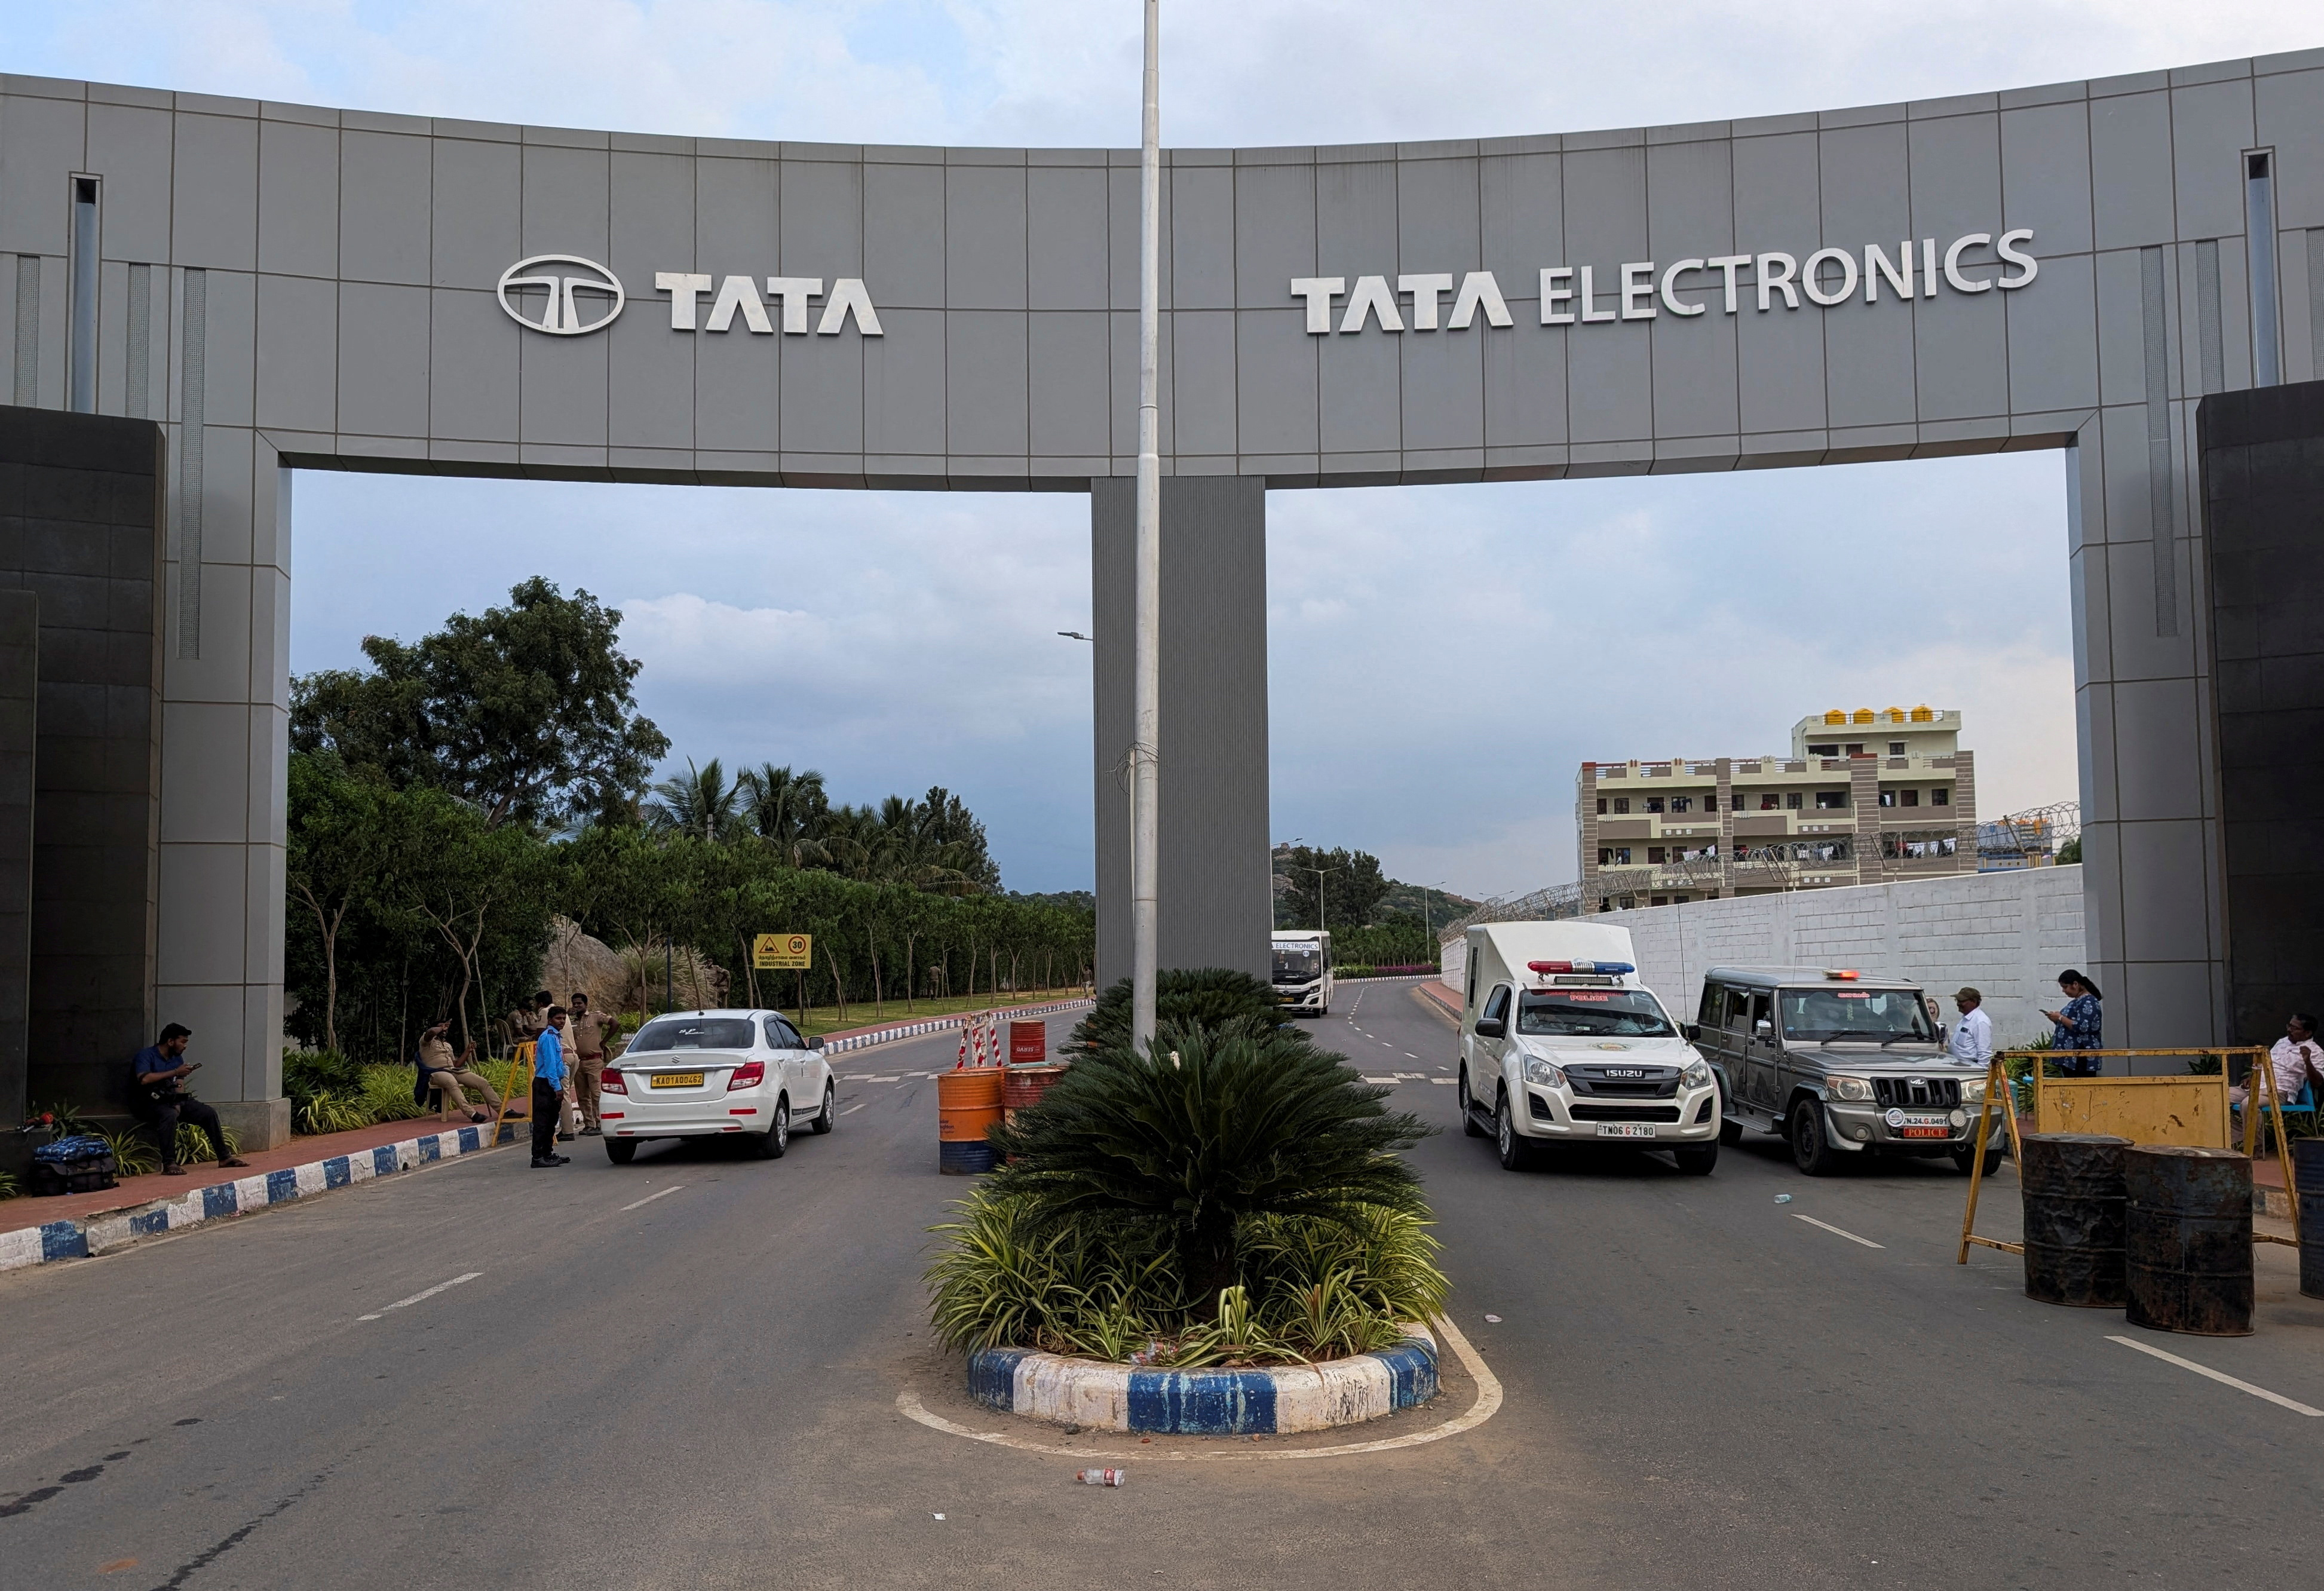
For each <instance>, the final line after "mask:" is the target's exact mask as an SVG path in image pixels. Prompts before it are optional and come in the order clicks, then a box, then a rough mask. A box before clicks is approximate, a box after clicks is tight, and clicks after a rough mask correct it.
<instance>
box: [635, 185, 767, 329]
mask: <svg viewBox="0 0 2324 1591" xmlns="http://www.w3.org/2000/svg"><path fill="white" fill-rule="evenodd" d="M779 171H780V168H779V167H778V166H777V165H776V164H775V162H773V161H737V160H697V161H696V162H694V193H695V203H694V228H693V234H694V255H693V257H692V258H691V259H681V258H678V257H675V256H671V257H670V258H669V263H668V264H664V265H662V266H661V267H660V269H662V270H665V271H699V272H705V273H708V274H709V275H711V276H713V277H723V276H753V277H758V276H771V275H774V274H776V266H775V264H774V262H775V261H776V260H777V259H778V258H779V253H780V251H779V243H778V239H779V221H778V219H777V205H776V196H777V192H778V189H779V183H780V181H781V178H780V175H779ZM673 241H674V240H673ZM664 246H665V247H668V246H669V245H667V244H665V245H664ZM624 280H626V279H624ZM645 285H647V286H650V285H651V279H650V278H648V279H647V282H646V283H645ZM762 285H763V284H762ZM640 294H641V296H643V293H642V289H641V290H640Z"/></svg>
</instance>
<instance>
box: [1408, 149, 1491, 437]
mask: <svg viewBox="0 0 2324 1591" xmlns="http://www.w3.org/2000/svg"><path fill="white" fill-rule="evenodd" d="M1397 235H1398V238H1399V247H1398V249H1397V270H1399V271H1420V272H1444V271H1449V272H1451V273H1452V274H1453V277H1454V280H1456V281H1457V280H1458V279H1459V278H1460V275H1461V273H1463V272H1467V271H1474V270H1476V269H1478V267H1479V253H1480V249H1481V248H1482V246H1483V239H1482V233H1481V228H1480V220H1479V214H1478V208H1477V162H1475V161H1473V160H1457V161H1398V162H1397ZM1471 445H1473V444H1471Z"/></svg>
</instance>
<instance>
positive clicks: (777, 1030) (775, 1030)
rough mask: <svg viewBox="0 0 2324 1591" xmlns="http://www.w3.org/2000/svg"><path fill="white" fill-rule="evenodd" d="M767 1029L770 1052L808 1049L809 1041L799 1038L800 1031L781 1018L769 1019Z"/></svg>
mask: <svg viewBox="0 0 2324 1591" xmlns="http://www.w3.org/2000/svg"><path fill="white" fill-rule="evenodd" d="M766 1028H767V1048H768V1049H770V1050H804V1049H806V1048H807V1041H805V1040H803V1039H801V1038H800V1037H799V1036H798V1030H797V1029H796V1028H793V1027H792V1026H791V1024H790V1023H788V1022H785V1021H784V1020H783V1019H782V1018H781V1017H779V1016H770V1017H769V1018H768V1019H767V1022H766Z"/></svg>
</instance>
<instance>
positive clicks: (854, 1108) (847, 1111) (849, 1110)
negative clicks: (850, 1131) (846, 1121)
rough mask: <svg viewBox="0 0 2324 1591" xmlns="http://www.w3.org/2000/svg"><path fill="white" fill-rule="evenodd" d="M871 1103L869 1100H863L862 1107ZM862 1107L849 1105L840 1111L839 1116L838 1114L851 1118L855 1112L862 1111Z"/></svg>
mask: <svg viewBox="0 0 2324 1591" xmlns="http://www.w3.org/2000/svg"><path fill="white" fill-rule="evenodd" d="M869 1104H871V1101H870V1100H868V1099H867V1100H865V1101H864V1102H863V1105H869ZM863 1105H849V1106H848V1107H847V1108H846V1109H845V1110H843V1111H841V1112H840V1113H839V1114H840V1115H844V1116H852V1115H854V1114H855V1113H856V1112H857V1111H859V1110H862V1108H863Z"/></svg>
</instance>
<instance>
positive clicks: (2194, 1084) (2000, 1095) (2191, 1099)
mask: <svg viewBox="0 0 2324 1591" xmlns="http://www.w3.org/2000/svg"><path fill="white" fill-rule="evenodd" d="M2209 1056H2216V1057H2218V1061H2219V1069H2218V1072H2217V1073H2214V1074H2198V1073H2192V1072H2190V1073H2185V1074H2179V1075H2172V1076H2166V1077H2151V1078H2103V1077H2101V1078H2050V1077H2044V1076H2043V1075H2042V1063H2043V1061H2048V1060H2061V1059H2066V1058H2068V1057H2071V1058H2073V1059H2077V1060H2081V1059H2111V1058H2120V1059H2141V1058H2145V1059H2162V1058H2171V1059H2179V1060H2189V1059H2199V1058H2203V1057H2209ZM2238 1056H2240V1057H2243V1058H2244V1059H2246V1060H2248V1061H2249V1062H2250V1066H2249V1070H2248V1073H2247V1083H2246V1087H2247V1094H2248V1096H2247V1098H2246V1101H2245V1104H2244V1141H2243V1152H2244V1153H2245V1155H2246V1157H2250V1156H2252V1155H2253V1153H2254V1151H2255V1149H2256V1148H2257V1146H2258V1133H2259V1118H2260V1115H2261V1112H2262V1110H2263V1109H2265V1110H2267V1111H2269V1112H2271V1113H2272V1114H2273V1115H2274V1117H2275V1153H2276V1162H2277V1164H2278V1165H2279V1166H2280V1167H2281V1168H2282V1171H2283V1187H2284V1192H2285V1194H2286V1196H2287V1197H2289V1198H2291V1200H2292V1236H2290V1237H2288V1238H2286V1237H2278V1236H2277V1235H2274V1234H2273V1233H2271V1232H2259V1231H2255V1232H2254V1233H2253V1234H2252V1241H2253V1242H2255V1243H2282V1244H2292V1245H2294V1246H2297V1244H2299V1241H2300V1204H2299V1199H2298V1198H2297V1197H2296V1196H2294V1195H2292V1152H2291V1150H2290V1149H2289V1148H2288V1147H2287V1146H2286V1144H2285V1143H2284V1141H2283V1114H2282V1101H2281V1100H2280V1099H2279V1098H2278V1097H2277V1096H2276V1088H2275V1070H2274V1068H2273V1067H2271V1066H2269V1065H2268V1063H2267V1051H2266V1050H2255V1049H2247V1048H2234V1049H2226V1050H2214V1049H2203V1048H2194V1049H2186V1050H2003V1051H2001V1052H1999V1053H1997V1054H1996V1055H1995V1056H1994V1058H1993V1064H1992V1066H1991V1067H1990V1068H1988V1069H1987V1074H1986V1085H1985V1103H1984V1105H1981V1106H1980V1107H1979V1108H1978V1121H1977V1159H1976V1160H1975V1161H1971V1162H1970V1165H1969V1207H1968V1208H1967V1209H1966V1210H1964V1211H1963V1212H1962V1214H1961V1240H1960V1254H1959V1256H1958V1260H1957V1263H1960V1264H1967V1263H1969V1245H1970V1244H1978V1245H1980V1246H1982V1247H1985V1248H1995V1249H1999V1250H2001V1251H2002V1252H2003V1253H2012V1254H2022V1253H2024V1252H2025V1245H2024V1244H2019V1243H2006V1242H2003V1241H2002V1240H2001V1239H1999V1238H1996V1237H1981V1236H1979V1235H1978V1233H1977V1231H1976V1226H1977V1197H1978V1185H1979V1184H1980V1183H1981V1182H1982V1181H1983V1180H1984V1179H1985V1146H1986V1142H1987V1133H1988V1131H1989V1128H1990V1124H1991V1122H1992V1118H1993V1112H1994V1111H1995V1110H1996V1109H1999V1110H2000V1111H2001V1113H2002V1119H2003V1120H2004V1121H2006V1123H2008V1124H2009V1142H2010V1148H2011V1158H2012V1159H2015V1160H2016V1161H2017V1162H2018V1170H2019V1174H2020V1175H2021V1176H2022V1175H2023V1174H2024V1155H2023V1154H2022V1152H2020V1151H2021V1145H2020V1144H2019V1142H2018V1136H2017V1099H2016V1096H2015V1094H2014V1093H2013V1092H2011V1089H2010V1085H2009V1080H2008V1076H2007V1071H2006V1067H2005V1066H2004V1064H2003V1063H2004V1062H2006V1061H2007V1060H2008V1059H2011V1058H2013V1057H2024V1058H2026V1059H2031V1060H2032V1061H2033V1075H2032V1077H2031V1078H2029V1079H2028V1081H2030V1082H2031V1083H2032V1085H2033V1130H2034V1131H2035V1132H2036V1133H2107V1134H2110V1135H2112V1136H2114V1137H2116V1138H2127V1139H2129V1140H2130V1141H2131V1142H2133V1143H2135V1144H2151V1143H2178V1144H2185V1145H2188V1146H2190V1147H2194V1148H2205V1149H2227V1148H2231V1147H2233V1144H2232V1142H2231V1134H2230V1125H2231V1123H2232V1121H2233V1119H2234V1113H2233V1112H2232V1110H2231V1109H2230V1108H2229V1101H2228V1097H2227V1068H2228V1066H2229V1064H2230V1062H2232V1061H2233V1060H2234V1059H2236V1057H2238Z"/></svg>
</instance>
